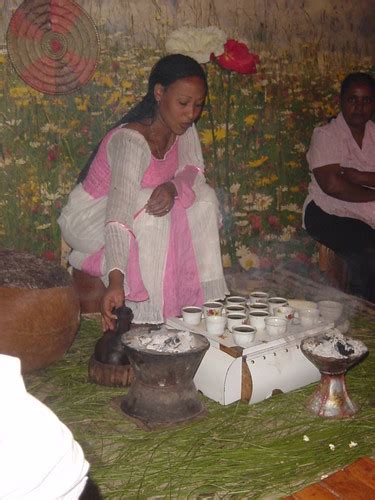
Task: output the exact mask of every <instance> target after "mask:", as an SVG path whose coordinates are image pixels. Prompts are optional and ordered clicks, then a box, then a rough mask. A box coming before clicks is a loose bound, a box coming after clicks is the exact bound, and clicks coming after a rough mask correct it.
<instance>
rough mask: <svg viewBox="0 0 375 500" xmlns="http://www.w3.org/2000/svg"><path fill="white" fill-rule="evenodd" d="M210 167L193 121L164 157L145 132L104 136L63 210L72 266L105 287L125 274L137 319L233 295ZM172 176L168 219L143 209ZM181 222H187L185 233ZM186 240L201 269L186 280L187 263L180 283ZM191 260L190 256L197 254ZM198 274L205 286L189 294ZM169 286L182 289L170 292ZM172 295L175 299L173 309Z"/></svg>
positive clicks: (156, 318) (158, 317) (157, 318)
mask: <svg viewBox="0 0 375 500" xmlns="http://www.w3.org/2000/svg"><path fill="white" fill-rule="evenodd" d="M203 171H204V163H203V157H202V152H201V147H200V142H199V139H198V134H197V131H196V128H195V126H194V125H193V126H191V127H190V128H189V129H188V130H187V131H186V132H185V133H184V134H183V135H182V136H179V137H177V139H176V142H175V144H174V145H173V146H172V147H171V149H170V151H168V152H167V153H166V155H165V157H164V158H163V159H161V160H159V159H156V158H154V157H153V156H152V154H151V151H150V148H149V146H148V143H147V141H146V140H145V138H144V137H143V135H141V134H140V133H138V132H136V131H134V130H131V129H128V128H124V127H119V128H117V129H114V130H112V131H111V132H109V134H107V136H106V137H105V138H104V139H103V141H102V143H101V146H100V148H99V151H98V154H97V156H96V158H95V160H94V162H93V163H92V165H91V167H90V172H89V174H88V176H87V178H86V179H85V181H83V183H81V184H78V185H77V186H76V187H75V188H74V190H73V191H72V193H71V194H70V196H69V200H68V203H67V205H66V206H65V207H64V209H63V210H62V213H61V216H60V218H59V220H58V222H59V225H60V227H61V230H62V234H63V237H64V239H65V241H66V242H67V243H68V244H69V245H70V246H71V247H72V249H73V250H72V252H71V254H70V256H69V262H70V264H71V265H72V266H73V267H75V268H77V269H82V270H84V271H86V272H89V273H90V274H92V275H97V276H101V278H102V280H103V282H104V284H106V285H107V284H108V274H109V272H110V271H112V270H113V269H119V270H120V271H121V272H123V273H124V291H125V297H126V304H127V305H128V306H129V307H130V308H131V309H132V310H133V314H134V322H135V323H162V322H163V321H164V320H165V318H166V316H168V315H169V314H167V313H168V312H169V313H171V312H174V314H177V313H179V312H180V311H179V310H177V309H179V308H180V307H182V306H183V305H198V304H200V305H201V303H202V302H204V301H205V300H211V299H216V298H224V296H225V295H226V294H228V289H227V286H226V283H225V279H224V274H223V267H222V260H221V253H220V241H219V232H218V227H219V226H218V225H219V220H220V214H219V209H218V201H217V197H216V194H215V192H214V190H213V189H212V188H211V187H209V186H208V185H207V184H206V181H205V177H204V174H203ZM164 174H165V175H164ZM167 180H172V182H174V184H175V186H176V190H177V193H178V197H177V199H176V200H175V206H174V207H173V209H172V210H171V212H170V213H169V214H167V215H166V216H164V217H154V216H151V215H148V214H147V213H146V212H145V211H144V210H143V208H144V206H145V204H146V203H147V201H148V199H149V197H150V195H151V193H152V191H153V189H154V187H155V186H156V185H158V184H161V183H163V182H166V181H167ZM184 217H186V221H187V226H186V228H185V226H184ZM179 220H180V224H181V226H182V227H184V234H183V235H182V236H181V227H179V224H178V221H179ZM177 241H178V242H179V243H178V245H177V243H176V242H177ZM181 241H182V242H183V241H185V244H186V246H187V247H188V246H189V244H190V245H191V246H192V248H193V252H194V260H195V261H196V273H195V271H194V269H193V268H194V265H193V264H192V265H191V266H190V267H189V265H188V266H185V271H184V272H185V276H186V279H184V276H183V273H181V269H180V272H177V273H175V276H177V277H178V283H177V284H176V283H172V281H173V280H171V273H170V270H171V268H173V267H176V266H177V267H178V266H179V265H180V266H181V262H180V263H178V260H179V259H180V260H181V258H182V255H183V254H184V249H183V248H182V246H183V245H182V244H181ZM174 246H177V247H178V249H177V250H176V249H173V247H174ZM173 251H175V255H174V256H173ZM187 253H189V252H187ZM171 259H172V260H173V259H174V260H175V261H176V266H173V265H171V261H172V260H171ZM189 259H190V260H189ZM188 260H189V262H191V252H190V256H189V257H188ZM194 274H197V276H198V283H199V288H200V290H201V292H199V290H198V289H197V286H196V284H195V285H194V286H193V288H194V290H187V291H185V292H186V293H185V292H184V287H187V288H189V287H190V288H191V286H192V285H191V284H192V283H193V284H194V276H193V275H194ZM170 286H174V287H175V289H174V292H175V293H173V294H170V293H169V294H168V290H169V289H170ZM180 289H181V290H180ZM179 291H181V293H180V297H179V300H180V302H181V301H182V300H189V293H190V297H191V299H190V301H189V302H192V303H189V304H187V303H186V302H185V303H179V304H178V301H176V300H175V295H176V294H178V292H179ZM166 301H167V302H168V301H172V302H173V301H175V302H176V303H174V304H173V305H172V306H171V307H169V304H168V303H165V302H166Z"/></svg>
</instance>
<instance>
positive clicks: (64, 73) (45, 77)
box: [6, 0, 99, 94]
mask: <svg viewBox="0 0 375 500" xmlns="http://www.w3.org/2000/svg"><path fill="white" fill-rule="evenodd" d="M6 40H7V48H8V53H9V57H10V60H11V61H12V64H13V66H14V69H15V70H16V72H17V73H18V75H19V76H20V77H21V78H22V80H24V81H25V82H26V83H27V84H29V85H30V86H31V87H33V88H34V89H36V90H39V91H40V92H44V93H46V94H68V93H70V92H73V91H75V90H77V89H78V88H80V87H82V86H83V85H84V84H85V83H87V82H88V81H89V80H90V78H91V77H92V75H93V74H94V71H95V68H96V65H97V62H98V57H99V37H98V33H97V30H96V27H95V24H94V23H93V21H92V19H91V17H90V16H89V15H88V14H87V12H86V11H85V10H84V9H82V7H80V6H79V5H77V4H76V2H74V1H73V0H24V2H23V3H22V4H21V5H20V6H19V7H18V9H17V10H16V11H15V12H14V14H13V16H12V18H11V20H10V23H9V26H8V30H7V37H6Z"/></svg>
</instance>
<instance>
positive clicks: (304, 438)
mask: <svg viewBox="0 0 375 500" xmlns="http://www.w3.org/2000/svg"><path fill="white" fill-rule="evenodd" d="M303 440H304V441H306V442H307V441H310V438H309V436H306V434H305V435H304V436H303Z"/></svg>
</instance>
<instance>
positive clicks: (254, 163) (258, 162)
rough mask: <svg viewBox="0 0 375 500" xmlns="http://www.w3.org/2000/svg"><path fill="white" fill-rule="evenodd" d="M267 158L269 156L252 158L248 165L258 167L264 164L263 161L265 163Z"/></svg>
mask: <svg viewBox="0 0 375 500" xmlns="http://www.w3.org/2000/svg"><path fill="white" fill-rule="evenodd" d="M267 160H268V156H261V157H260V158H259V160H250V161H249V164H248V165H249V167H252V168H257V167H260V166H261V165H263V163H265V162H266V161H267Z"/></svg>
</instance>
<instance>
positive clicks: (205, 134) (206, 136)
mask: <svg viewBox="0 0 375 500" xmlns="http://www.w3.org/2000/svg"><path fill="white" fill-rule="evenodd" d="M215 139H216V140H217V141H223V140H224V139H225V127H224V126H223V127H219V128H217V129H216V130H215ZM201 141H202V143H203V144H204V145H205V146H210V145H211V144H212V131H211V129H207V128H206V129H205V130H203V131H202V132H201Z"/></svg>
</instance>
